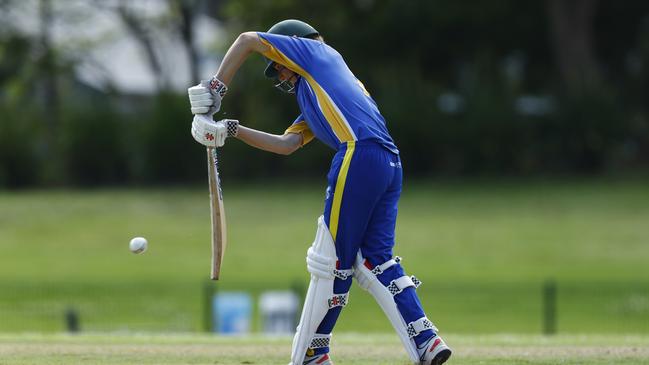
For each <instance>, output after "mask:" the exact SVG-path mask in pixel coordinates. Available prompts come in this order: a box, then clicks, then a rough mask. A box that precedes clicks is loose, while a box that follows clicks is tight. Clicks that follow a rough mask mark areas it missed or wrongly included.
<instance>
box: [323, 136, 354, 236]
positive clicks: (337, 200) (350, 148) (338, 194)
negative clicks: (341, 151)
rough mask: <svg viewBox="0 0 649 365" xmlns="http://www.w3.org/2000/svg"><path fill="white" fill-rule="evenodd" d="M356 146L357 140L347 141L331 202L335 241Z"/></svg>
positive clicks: (332, 234) (330, 227)
mask: <svg viewBox="0 0 649 365" xmlns="http://www.w3.org/2000/svg"><path fill="white" fill-rule="evenodd" d="M355 148H356V142H354V141H349V142H347V151H346V152H345V157H344V158H343V164H342V166H340V171H339V172H338V179H337V180H336V190H335V191H334V199H333V202H332V203H331V213H330V214H329V231H331V237H333V239H334V242H335V241H336V234H337V233H338V218H339V217H340V205H341V204H342V201H343V192H344V190H345V181H346V180H347V171H348V170H349V165H350V163H351V160H352V155H353V154H354V149H355Z"/></svg>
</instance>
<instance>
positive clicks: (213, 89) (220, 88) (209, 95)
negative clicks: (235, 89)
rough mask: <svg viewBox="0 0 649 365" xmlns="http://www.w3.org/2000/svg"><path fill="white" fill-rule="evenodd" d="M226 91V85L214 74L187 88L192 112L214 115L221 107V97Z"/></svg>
mask: <svg viewBox="0 0 649 365" xmlns="http://www.w3.org/2000/svg"><path fill="white" fill-rule="evenodd" d="M227 92H228V87H227V86H226V85H225V84H224V83H223V82H221V80H219V79H217V78H216V76H214V77H212V78H211V79H209V80H203V81H201V83H200V84H198V85H196V86H192V87H190V88H189V89H187V94H188V95H189V103H190V104H191V110H192V114H207V115H208V116H212V115H214V113H216V112H218V111H219V110H220V109H221V99H223V96H225V93H227Z"/></svg>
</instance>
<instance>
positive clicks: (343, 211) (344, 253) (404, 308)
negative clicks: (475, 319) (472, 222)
mask: <svg viewBox="0 0 649 365" xmlns="http://www.w3.org/2000/svg"><path fill="white" fill-rule="evenodd" d="M327 181H328V187H327V192H326V197H325V207H324V219H325V222H326V223H327V226H328V227H329V230H330V232H331V235H332V237H333V239H334V242H335V245H336V254H337V257H338V263H337V266H338V268H339V269H341V270H346V269H351V268H352V265H353V264H354V261H355V260H356V255H357V253H358V251H359V250H360V252H361V254H362V255H363V257H364V258H365V259H366V260H367V261H368V262H369V263H370V264H371V265H373V266H377V265H380V264H382V263H384V262H386V261H388V260H390V259H391V258H392V257H393V252H392V250H393V247H394V243H395V242H394V231H395V226H396V220H397V210H398V208H397V205H398V202H399V197H400V195H401V184H402V181H403V171H402V168H401V160H400V158H399V155H396V154H394V153H392V152H390V151H388V150H387V149H385V148H384V147H382V146H381V145H379V144H376V143H374V142H370V141H357V142H347V143H345V144H343V145H341V147H340V149H339V150H338V151H337V153H336V154H335V156H334V158H333V161H332V163H331V168H330V170H329V174H328V175H327ZM403 275H404V271H403V269H402V267H401V266H400V265H398V264H397V265H394V266H392V267H390V268H389V269H387V270H386V271H385V272H383V273H382V274H380V275H379V276H378V279H379V280H380V281H381V282H382V283H383V285H386V286H387V285H389V283H390V281H391V280H394V279H396V278H398V277H401V276H403ZM351 283H352V278H351V277H350V278H348V279H346V280H341V279H339V278H336V279H335V281H334V293H335V294H344V293H347V292H349V288H350V286H351ZM394 298H395V302H396V303H397V308H398V309H399V311H400V312H401V315H402V316H403V318H404V320H405V321H406V323H409V322H412V321H415V320H417V319H419V318H421V317H423V316H424V311H423V308H422V306H421V303H420V301H419V299H418V297H417V294H416V292H415V288H413V287H408V288H406V289H405V290H403V291H402V292H401V293H399V294H397V295H395V296H394ZM341 309H342V307H335V308H332V309H330V310H329V312H328V313H327V315H326V316H325V318H324V320H323V321H322V322H321V324H320V326H319V327H318V330H317V333H321V334H328V333H331V331H332V330H333V327H334V325H335V323H336V320H337V319H338V315H339V314H340V311H341ZM432 335H433V332H432V331H431V330H426V331H424V332H422V333H420V334H419V335H418V336H416V337H415V338H414V339H415V342H416V343H417V345H419V344H420V343H421V342H424V341H425V340H427V339H428V338H430V337H431V336H432ZM328 351H329V349H328V348H322V349H317V350H316V352H315V353H324V352H328Z"/></svg>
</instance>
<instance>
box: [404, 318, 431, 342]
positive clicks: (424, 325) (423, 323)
mask: <svg viewBox="0 0 649 365" xmlns="http://www.w3.org/2000/svg"><path fill="white" fill-rule="evenodd" d="M425 330H433V331H435V332H437V327H435V325H433V322H431V321H430V320H428V318H426V317H421V318H419V319H418V320H416V321H413V322H410V323H408V336H409V337H410V338H413V337H415V336H417V335H418V334H420V333H422V332H424V331H425Z"/></svg>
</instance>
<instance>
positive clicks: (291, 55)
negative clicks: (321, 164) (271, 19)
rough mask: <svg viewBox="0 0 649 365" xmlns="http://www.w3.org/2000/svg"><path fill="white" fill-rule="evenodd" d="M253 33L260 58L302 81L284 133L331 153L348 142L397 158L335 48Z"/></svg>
mask: <svg viewBox="0 0 649 365" xmlns="http://www.w3.org/2000/svg"><path fill="white" fill-rule="evenodd" d="M257 34H258V35H259V37H260V39H261V41H262V42H263V43H264V44H265V45H267V46H268V47H269V50H268V51H267V52H265V53H264V54H263V55H264V56H265V57H267V58H268V59H270V60H272V61H274V62H277V63H279V64H281V65H283V66H285V67H287V68H288V69H290V70H291V71H293V72H295V73H297V74H298V75H300V76H301V77H300V78H299V80H298V82H297V84H296V91H295V93H296V96H297V102H298V105H299V107H300V111H301V112H302V114H300V116H299V117H298V118H297V119H296V120H295V122H293V124H292V125H291V126H290V127H289V128H288V129H287V130H286V131H287V132H288V133H301V134H302V135H303V143H305V144H306V143H308V142H309V141H310V140H312V139H313V137H315V138H317V139H319V140H320V141H322V142H323V143H325V144H326V145H328V146H329V147H331V148H333V149H335V150H338V148H339V147H340V146H341V144H343V143H346V142H349V141H375V142H376V143H378V144H380V145H382V146H384V147H385V148H387V149H388V150H390V151H391V152H393V153H395V154H398V153H399V150H398V149H397V147H396V146H395V144H394V141H393V140H392V137H390V134H389V133H388V130H387V128H386V126H385V119H384V118H383V116H382V115H381V113H380V112H379V109H378V107H377V105H376V103H375V102H374V100H373V99H372V97H371V96H370V94H369V93H368V92H367V90H365V87H364V86H363V83H361V82H360V81H359V80H358V79H357V78H356V77H355V76H354V74H353V73H352V72H351V71H350V70H349V68H348V67H347V64H345V61H344V60H343V58H342V56H341V55H340V54H339V53H338V52H337V51H336V50H335V49H333V48H331V47H330V46H329V45H327V44H325V43H323V42H320V41H316V40H312V39H307V38H298V37H289V36H284V35H277V34H270V33H263V32H259V33H257Z"/></svg>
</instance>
